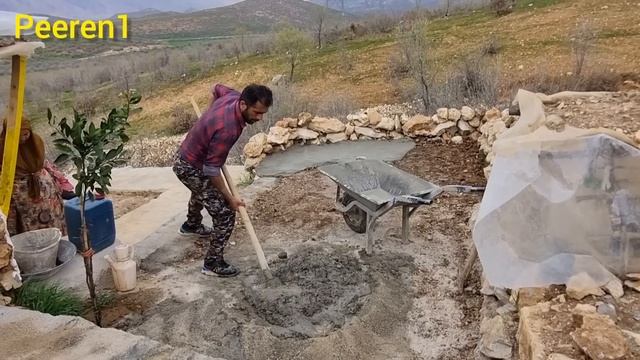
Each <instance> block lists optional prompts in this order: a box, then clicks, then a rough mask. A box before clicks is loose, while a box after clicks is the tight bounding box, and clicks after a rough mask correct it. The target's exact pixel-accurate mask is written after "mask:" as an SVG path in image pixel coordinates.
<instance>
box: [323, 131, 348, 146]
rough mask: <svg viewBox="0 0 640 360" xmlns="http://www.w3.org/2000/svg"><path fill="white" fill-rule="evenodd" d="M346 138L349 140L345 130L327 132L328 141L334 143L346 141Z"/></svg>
mask: <svg viewBox="0 0 640 360" xmlns="http://www.w3.org/2000/svg"><path fill="white" fill-rule="evenodd" d="M345 140H347V135H346V134H345V133H343V132H340V133H335V134H327V142H330V143H332V144H333V143H337V142H340V141H345Z"/></svg>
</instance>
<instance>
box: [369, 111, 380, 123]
mask: <svg viewBox="0 0 640 360" xmlns="http://www.w3.org/2000/svg"><path fill="white" fill-rule="evenodd" d="M367 117H368V118H369V124H371V125H373V126H377V125H378V124H380V122H381V121H382V115H380V113H379V112H377V111H376V110H369V111H367Z"/></svg>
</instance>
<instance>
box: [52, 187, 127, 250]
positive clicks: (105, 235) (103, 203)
mask: <svg viewBox="0 0 640 360" xmlns="http://www.w3.org/2000/svg"><path fill="white" fill-rule="evenodd" d="M64 217H65V222H66V224H67V232H68V234H69V241H71V242H72V243H73V244H74V245H75V246H76V248H77V249H78V252H81V251H82V231H81V229H82V223H81V221H80V198H78V197H76V198H73V199H71V200H69V201H65V204H64ZM85 219H86V222H87V229H88V231H89V242H90V244H91V248H92V249H93V250H94V251H95V252H96V253H97V252H99V251H101V250H104V249H106V248H108V247H109V246H111V245H113V243H114V242H115V240H116V224H115V218H114V214H113V203H112V202H111V200H109V199H96V198H94V197H93V196H87V200H86V202H85Z"/></svg>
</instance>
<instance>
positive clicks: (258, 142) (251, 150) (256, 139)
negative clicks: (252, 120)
mask: <svg viewBox="0 0 640 360" xmlns="http://www.w3.org/2000/svg"><path fill="white" fill-rule="evenodd" d="M267 144H268V137H267V134H265V133H258V134H255V135H253V136H252V137H251V138H250V139H249V141H248V142H247V144H246V145H245V146H244V156H246V157H258V156H260V154H262V153H263V152H264V148H265V147H266V146H267Z"/></svg>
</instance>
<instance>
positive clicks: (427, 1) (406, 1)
mask: <svg viewBox="0 0 640 360" xmlns="http://www.w3.org/2000/svg"><path fill="white" fill-rule="evenodd" d="M310 1H311V2H313V3H315V4H318V5H323V6H326V5H327V4H328V6H329V7H330V8H332V9H336V10H343V7H344V11H345V12H349V13H352V14H363V13H372V12H385V13H388V12H394V11H406V10H412V9H415V8H416V0H328V1H327V0H310ZM463 1H464V0H463ZM445 2H446V0H444V1H443V0H418V6H420V7H421V8H427V9H431V8H435V7H438V6H441V5H443V4H444V3H445ZM458 2H460V1H458ZM452 3H455V1H452Z"/></svg>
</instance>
